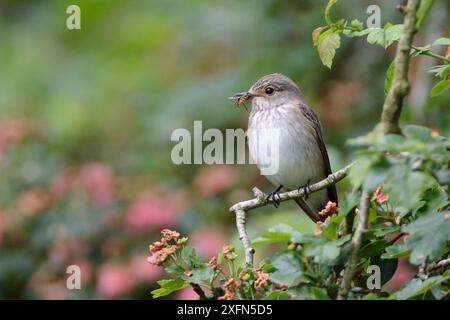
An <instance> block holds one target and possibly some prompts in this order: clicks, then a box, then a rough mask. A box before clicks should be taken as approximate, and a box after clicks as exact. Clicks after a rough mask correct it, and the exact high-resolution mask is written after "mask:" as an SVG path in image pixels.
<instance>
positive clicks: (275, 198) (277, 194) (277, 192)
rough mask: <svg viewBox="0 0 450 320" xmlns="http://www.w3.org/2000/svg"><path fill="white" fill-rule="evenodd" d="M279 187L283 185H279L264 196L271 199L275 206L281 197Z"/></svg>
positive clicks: (278, 203)
mask: <svg viewBox="0 0 450 320" xmlns="http://www.w3.org/2000/svg"><path fill="white" fill-rule="evenodd" d="M281 188H283V186H279V187H278V188H277V189H276V190H275V191H272V192H271V193H269V195H268V196H267V198H266V200H272V201H273V205H274V207H275V208H278V207H279V206H280V203H281V201H280V200H281V197H280V190H281Z"/></svg>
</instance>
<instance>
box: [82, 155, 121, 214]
mask: <svg viewBox="0 0 450 320" xmlns="http://www.w3.org/2000/svg"><path fill="white" fill-rule="evenodd" d="M80 179H81V184H82V185H83V186H84V188H86V191H87V193H88V195H89V198H90V200H91V202H92V204H93V205H94V206H99V207H102V206H106V205H108V204H109V203H111V202H112V200H113V199H114V185H115V176H114V172H113V170H112V169H111V167H109V166H108V165H106V164H102V163H90V164H87V165H85V166H84V167H83V168H82V169H81V172H80Z"/></svg>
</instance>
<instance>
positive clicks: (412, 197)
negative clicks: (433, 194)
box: [384, 164, 435, 215]
mask: <svg viewBox="0 0 450 320" xmlns="http://www.w3.org/2000/svg"><path fill="white" fill-rule="evenodd" d="M434 184H435V180H434V179H433V178H432V177H431V176H430V175H428V174H426V173H424V172H420V171H412V169H411V167H410V166H409V165H406V164H399V165H394V166H392V167H391V168H390V169H389V171H388V175H387V178H386V180H385V182H384V191H385V193H387V194H388V195H389V202H390V203H391V204H392V205H393V206H394V207H397V211H399V212H400V213H401V214H402V215H404V214H406V213H408V212H409V211H410V210H412V209H414V208H416V207H417V206H418V205H420V200H421V196H422V194H423V193H424V192H425V190H427V189H429V188H431V187H432V186H433V185H434Z"/></svg>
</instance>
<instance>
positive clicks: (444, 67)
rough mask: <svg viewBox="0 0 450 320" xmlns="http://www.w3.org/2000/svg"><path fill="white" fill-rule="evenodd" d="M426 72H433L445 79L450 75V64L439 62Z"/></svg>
mask: <svg viewBox="0 0 450 320" xmlns="http://www.w3.org/2000/svg"><path fill="white" fill-rule="evenodd" d="M428 72H431V73H434V75H435V76H436V77H440V78H442V79H447V77H448V76H449V75H450V64H441V65H438V66H434V67H431V68H430V70H428Z"/></svg>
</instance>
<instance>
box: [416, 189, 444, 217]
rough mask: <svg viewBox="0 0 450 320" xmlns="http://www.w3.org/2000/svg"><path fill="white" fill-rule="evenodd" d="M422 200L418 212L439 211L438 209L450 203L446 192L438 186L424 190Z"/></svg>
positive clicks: (422, 213) (430, 212) (432, 212)
mask: <svg viewBox="0 0 450 320" xmlns="http://www.w3.org/2000/svg"><path fill="white" fill-rule="evenodd" d="M422 201H423V202H424V204H423V206H422V207H421V208H419V210H418V211H417V212H418V213H419V214H421V215H424V214H435V213H437V212H439V211H440V209H442V208H444V207H447V206H448V205H449V204H450V201H449V199H448V196H447V193H446V192H445V191H444V190H442V189H441V188H440V187H436V188H432V189H429V190H426V191H425V193H424V195H423V197H422Z"/></svg>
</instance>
